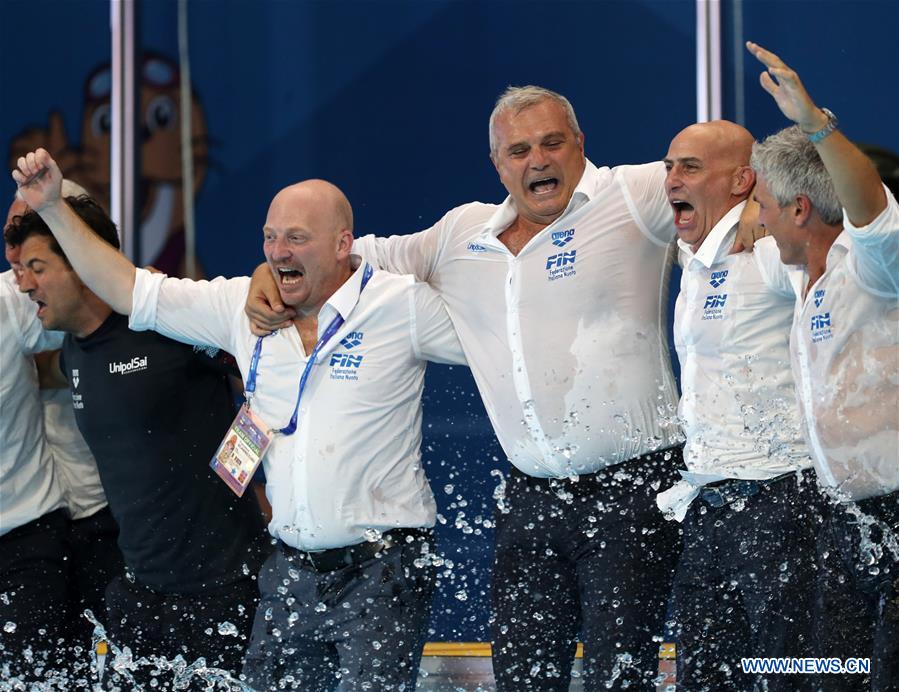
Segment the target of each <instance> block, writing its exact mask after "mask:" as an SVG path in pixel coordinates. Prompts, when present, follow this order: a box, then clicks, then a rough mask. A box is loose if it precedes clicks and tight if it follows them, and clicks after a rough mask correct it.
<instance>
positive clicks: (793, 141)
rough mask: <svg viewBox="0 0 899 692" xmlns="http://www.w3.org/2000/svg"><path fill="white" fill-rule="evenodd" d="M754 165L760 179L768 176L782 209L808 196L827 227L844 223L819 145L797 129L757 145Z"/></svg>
mask: <svg viewBox="0 0 899 692" xmlns="http://www.w3.org/2000/svg"><path fill="white" fill-rule="evenodd" d="M750 165H751V166H752V168H753V169H754V170H755V172H756V174H757V175H761V176H764V178H765V182H766V183H767V185H768V189H769V190H770V191H771V194H772V196H773V197H774V199H776V200H777V203H778V204H779V205H780V206H781V207H782V206H784V205H786V204H789V203H790V202H792V201H793V200H794V199H795V198H796V197H797V196H799V195H805V196H806V197H808V198H809V200H810V201H811V203H812V206H813V207H814V208H815V211H817V212H818V214H819V215H820V216H821V219H822V220H823V221H824V223H826V224H830V225H836V224H838V223H840V222H841V221H842V220H843V208H842V206H841V205H840V200H839V198H838V197H837V193H836V191H835V190H834V188H833V181H832V180H831V179H830V174H829V173H828V172H827V169H826V168H825V167H824V162H823V161H822V160H821V157H820V156H818V152H817V151H816V150H815V145H814V144H812V143H811V142H810V141H809V140H808V137H807V136H806V135H805V133H804V132H802V130H800V129H799V127H798V126H797V125H794V126H792V127H788V128H786V129H783V130H781V131H780V132H776V133H774V134H773V135H771V136H769V137H768V138H766V139H765V140H764V141H762V142H756V143H755V144H753V145H752V158H751V159H750Z"/></svg>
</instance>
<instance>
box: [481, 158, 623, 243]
mask: <svg viewBox="0 0 899 692" xmlns="http://www.w3.org/2000/svg"><path fill="white" fill-rule="evenodd" d="M585 161H586V163H585V165H584V173H583V175H582V176H581V179H580V181H578V184H577V187H575V188H574V192H573V193H572V195H571V199H570V200H569V201H568V205H567V206H566V207H565V211H564V212H562V214H561V216H559V218H560V219H561V218H564V217H565V216H567V215H568V214H569V213H570V212H571V211H573V210H574V209H577V208H579V207H581V206H583V205H584V204H586V203H587V202H589V201H590V200H591V199H592V198H593V193H594V191H595V190H596V188H597V187H598V185H597V182H598V181H599V179H600V177H601V175H602V172H603V171H605V172H606V173H608V169H605V168H604V169H599V168H597V167H596V166H594V165H593V164H592V163H591V162H590V159H585ZM517 216H518V209H517V208H516V207H515V201H514V200H513V199H512V196H511V195H509V196H507V197H506V199H505V200H504V201H503V203H502V204H500V205H499V207H497V209H496V211H495V212H493V215H492V216H491V217H490V218H489V219H488V220H487V223H486V224H485V225H484V229H483V231H481V238H482V239H484V240H486V239H488V238H496V237H497V236H498V235H499V234H500V233H502V232H503V231H504V230H506V229H507V228H508V227H509V226H510V225H511V223H512V222H513V221H514V220H515V218H516V217H517ZM553 223H555V222H553ZM550 225H552V224H550Z"/></svg>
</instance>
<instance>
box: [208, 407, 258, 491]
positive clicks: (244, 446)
mask: <svg viewBox="0 0 899 692" xmlns="http://www.w3.org/2000/svg"><path fill="white" fill-rule="evenodd" d="M271 442H272V435H271V431H270V429H269V427H268V426H267V425H266V424H265V423H264V422H263V421H262V419H261V418H260V417H259V416H257V415H256V414H255V413H253V411H251V410H250V408H249V407H248V406H247V405H246V404H243V406H241V407H240V411H238V412H237V416H236V417H235V418H234V422H233V423H231V426H230V427H229V428H228V432H227V433H226V434H225V439H223V440H222V443H221V444H220V445H219V448H218V449H217V450H216V452H215V456H213V457H212V462H211V463H210V464H209V465H210V466H211V467H212V469H213V470H214V471H215V472H216V473H217V474H218V475H219V476H220V477H221V479H222V480H223V481H225V483H227V484H228V487H229V488H231V490H233V491H234V492H235V493H236V494H237V496H238V497H241V496H242V495H243V493H244V491H245V490H246V489H247V486H248V485H249V484H250V481H251V480H252V478H253V474H254V473H256V468H257V467H258V466H259V462H261V461H262V457H264V456H265V453H266V452H267V451H268V446H269V445H270V444H271Z"/></svg>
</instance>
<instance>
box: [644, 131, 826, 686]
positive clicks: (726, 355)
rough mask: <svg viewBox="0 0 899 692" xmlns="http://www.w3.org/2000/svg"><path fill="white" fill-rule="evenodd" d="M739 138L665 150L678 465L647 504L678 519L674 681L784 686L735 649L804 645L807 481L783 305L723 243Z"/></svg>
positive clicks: (700, 139)
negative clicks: (683, 467)
mask: <svg viewBox="0 0 899 692" xmlns="http://www.w3.org/2000/svg"><path fill="white" fill-rule="evenodd" d="M752 142H753V138H752V135H751V134H750V133H749V132H748V131H747V130H746V129H745V128H743V127H741V126H739V125H736V124H735V123H731V122H727V121H715V122H710V123H700V124H696V125H691V126H690V127H688V128H686V129H685V130H683V131H682V132H680V133H679V134H678V135H677V136H676V137H675V138H674V139H673V140H672V141H671V145H670V146H669V148H668V153H667V155H666V156H665V167H666V169H667V171H668V177H667V179H666V181H665V187H666V190H667V193H668V199H669V202H670V203H671V205H672V207H673V209H674V219H675V225H676V227H677V232H678V247H679V250H680V261H681V265H682V267H683V274H682V276H681V290H680V293H679V295H678V297H677V303H676V306H675V312H674V341H675V346H676V348H677V354H678V358H679V359H680V364H681V389H682V396H681V400H680V407H679V415H680V419H681V421H682V424H683V426H684V433H685V435H686V438H687V441H686V445H685V447H684V460H685V462H686V464H687V469H688V470H687V471H686V472H684V473H683V476H684V479H683V480H682V481H680V482H679V483H677V484H676V485H675V486H674V487H672V488H670V489H669V488H666V489H664V492H662V493H660V494H659V506H660V508H661V509H662V510H663V511H664V512H666V514H667V515H668V516H670V517H671V518H673V519H677V520H679V521H682V522H683V531H684V550H683V553H682V554H681V557H680V560H679V563H678V570H677V574H676V575H675V579H674V588H673V613H674V620H675V622H676V629H677V632H678V636H677V641H678V651H677V667H678V671H677V681H678V685H682V686H684V687H685V689H700V688H702V689H725V688H736V689H751V688H753V686H754V685H755V686H764V687H765V688H766V689H770V690H792V689H795V688H796V687H797V685H798V684H799V682H800V681H799V680H798V679H797V678H794V677H791V676H786V675H769V676H766V677H765V679H764V680H762V679H760V678H758V679H757V678H755V676H749V675H744V674H743V672H742V671H741V669H740V667H739V661H740V658H742V657H750V656H768V657H782V656H802V655H805V653H807V652H808V651H809V638H810V634H811V633H810V618H809V616H808V613H809V611H810V609H811V603H812V600H811V595H812V568H813V564H814V549H813V544H814V526H815V519H816V516H817V515H816V506H817V503H816V496H817V490H816V486H815V477H814V471H812V469H811V466H812V462H811V459H810V458H809V454H808V449H807V447H806V445H805V442H804V440H803V439H802V432H801V430H800V422H799V412H798V408H797V404H796V395H795V389H794V386H793V378H792V375H791V372H790V367H789V358H790V355H789V334H790V322H791V319H792V314H793V301H792V300H791V299H790V298H788V297H784V296H783V295H781V294H780V293H779V292H777V291H775V290H773V289H771V288H770V287H769V286H768V285H767V284H766V282H765V279H764V276H763V275H762V273H761V272H760V270H759V268H758V267H757V266H756V262H755V260H754V258H753V255H752V254H751V253H749V252H736V251H735V250H736V249H737V245H738V243H739V242H740V241H739V240H738V237H737V227H738V223H739V220H740V217H741V214H742V213H743V211H744V207H745V206H746V200H747V198H748V197H749V195H750V193H751V192H752V188H753V185H754V184H755V174H754V173H753V171H752V169H751V168H750V166H749V157H750V154H751V152H752ZM767 244H770V245H772V246H773V244H774V240H773V239H771V238H763V239H762V240H760V241H759V242H758V243H756V246H759V245H762V246H764V245H767ZM722 613H727V614H728V615H727V616H726V617H722V616H721V614H722Z"/></svg>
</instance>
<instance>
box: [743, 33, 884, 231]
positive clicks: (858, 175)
mask: <svg viewBox="0 0 899 692" xmlns="http://www.w3.org/2000/svg"><path fill="white" fill-rule="evenodd" d="M746 47H747V48H748V49H749V52H750V53H752V54H753V55H754V56H755V57H756V58H758V60H759V61H760V62H761V63H762V64H763V65H764V66H765V67H766V68H767V70H766V71H765V72H762V74H761V77H760V82H761V84H762V88H763V89H764V90H765V91H767V92H768V93H769V94H771V96H772V97H773V98H774V101H775V102H776V103H777V106H778V108H780V110H781V112H782V113H783V114H784V115H785V116H786V117H787V118H789V119H790V120H792V121H793V122H794V123H796V124H797V125H799V128H800V129H801V130H802V131H803V132H805V133H806V134H809V135H811V134H813V133H815V132H819V131H820V130H821V129H822V128H824V127H826V126H827V125H828V123H829V122H830V118H829V116H828V115H827V114H826V113H824V111H822V110H821V109H820V108H818V106H816V105H815V103H814V102H813V101H812V99H811V97H810V96H809V95H808V92H807V91H806V90H805V87H804V86H803V85H802V82H801V81H800V79H799V75H797V74H796V72H795V71H794V70H792V69H790V68H789V67H788V66H787V65H785V64H784V62H783V61H782V60H781V59H780V58H779V57H777V56H776V55H775V54H774V53H771V52H770V51H767V50H765V49H764V48H762V47H761V46H760V45H758V44H756V43H752V42H751V41H747V42H746ZM815 148H816V149H817V150H818V155H819V156H820V157H821V160H822V161H823V162H824V166H825V167H826V168H827V172H828V173H830V177H831V180H833V185H834V189H835V190H836V193H837V197H838V198H839V200H840V204H841V205H842V206H843V208H844V209H845V210H846V215H847V216H848V217H849V221H851V222H852V224H853V225H854V226H856V227H860V226H866V225H868V224H869V223H871V222H872V221H873V220H874V219H875V218H877V216H878V215H879V214H880V213H881V212H882V211H883V210H884V209H886V206H887V199H886V194H885V193H884V190H883V185H882V184H881V181H880V176H878V174H877V169H876V168H875V167H874V164H873V163H871V161H870V159H868V157H867V156H865V155H864V154H863V153H862V152H861V151H860V150H859V149H858V147H856V146H855V145H854V144H853V143H852V142H850V141H849V140H848V139H846V137H845V136H844V135H843V134H842V133H841V132H840V131H839V130H834V131H833V132H831V133H830V134H829V135H827V136H825V137H824V138H823V139H820V140H818V141H817V142H815Z"/></svg>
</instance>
